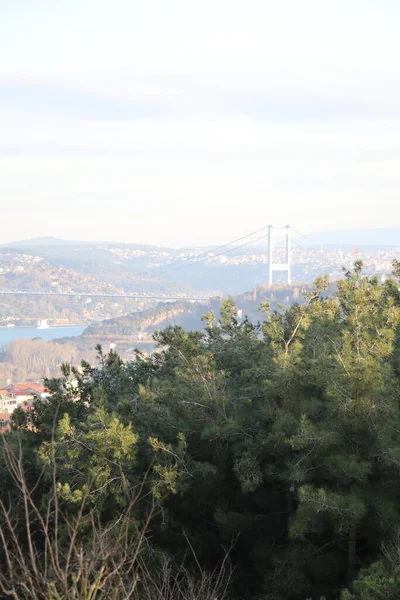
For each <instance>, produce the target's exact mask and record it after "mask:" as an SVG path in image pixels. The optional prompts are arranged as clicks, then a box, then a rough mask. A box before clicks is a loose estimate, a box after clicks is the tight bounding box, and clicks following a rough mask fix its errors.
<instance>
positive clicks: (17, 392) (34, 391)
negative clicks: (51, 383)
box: [5, 383, 50, 402]
mask: <svg viewBox="0 0 400 600" xmlns="http://www.w3.org/2000/svg"><path fill="white" fill-rule="evenodd" d="M5 389H6V390H7V392H8V394H9V395H10V396H11V397H12V398H18V399H19V401H20V402H24V401H28V400H35V399H37V398H48V397H49V396H50V392H49V390H48V389H47V388H45V387H44V386H42V385H39V384H38V383H11V384H10V385H8V386H7V387H6V388H5Z"/></svg>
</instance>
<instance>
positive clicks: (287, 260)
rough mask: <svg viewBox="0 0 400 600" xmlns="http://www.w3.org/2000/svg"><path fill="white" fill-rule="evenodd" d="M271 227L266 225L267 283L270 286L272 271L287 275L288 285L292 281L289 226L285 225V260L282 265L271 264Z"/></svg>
mask: <svg viewBox="0 0 400 600" xmlns="http://www.w3.org/2000/svg"><path fill="white" fill-rule="evenodd" d="M273 229H274V228H273V226H272V225H268V283H269V285H272V273H273V271H286V273H287V284H288V285H290V283H291V281H292V276H291V261H292V255H291V246H290V225H286V227H285V229H286V236H285V237H286V258H285V262H284V263H274V262H273V257H272V254H273Z"/></svg>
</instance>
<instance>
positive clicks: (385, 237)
mask: <svg viewBox="0 0 400 600" xmlns="http://www.w3.org/2000/svg"><path fill="white" fill-rule="evenodd" d="M307 237H308V238H309V239H310V240H312V241H313V242H314V244H327V245H338V246H391V247H393V246H399V247H400V227H390V228H386V229H339V230H337V231H325V232H320V233H311V234H310V235H308V236H307ZM302 243H304V245H305V244H306V242H305V241H304V242H302Z"/></svg>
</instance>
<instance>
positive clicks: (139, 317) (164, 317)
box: [80, 285, 312, 342]
mask: <svg viewBox="0 0 400 600" xmlns="http://www.w3.org/2000/svg"><path fill="white" fill-rule="evenodd" d="M311 287H312V286H311V285H308V286H302V287H299V286H296V285H293V286H287V285H286V286H279V285H276V286H272V287H269V286H263V287H258V288H255V289H254V290H252V291H251V292H247V293H245V294H241V295H238V296H233V301H234V303H235V306H236V307H237V308H238V309H239V310H241V311H242V313H243V315H247V316H248V317H249V318H250V320H251V321H252V322H254V323H255V322H257V321H258V320H260V319H261V313H260V312H259V306H260V303H261V302H263V301H267V302H270V303H271V306H272V307H275V306H277V304H278V303H280V304H284V305H290V304H293V302H300V303H301V302H302V301H303V294H302V291H303V290H304V288H305V289H310V288H311ZM220 305H221V298H220V297H217V298H213V299H211V300H210V301H209V303H208V304H199V303H193V302H187V301H186V302H185V301H177V302H164V303H159V304H158V305H157V306H154V307H152V308H149V309H145V310H142V311H137V312H134V313H130V314H127V315H123V316H121V317H116V318H113V319H107V320H105V321H103V322H101V323H94V324H92V325H90V326H89V327H87V328H86V329H85V331H84V332H83V333H82V335H81V336H80V337H81V338H82V340H85V339H87V338H91V340H93V339H97V340H98V341H99V342H101V340H105V339H107V340H108V339H111V338H112V337H114V338H115V339H116V340H117V339H118V338H119V337H121V336H123V337H127V336H132V337H136V338H137V336H138V334H141V336H143V337H142V339H144V340H145V341H149V339H150V338H151V335H152V333H154V331H156V330H161V329H164V328H165V327H167V326H169V325H179V326H181V327H183V328H184V329H191V330H195V329H202V328H203V323H202V317H203V315H204V314H205V313H206V312H208V311H209V310H212V311H213V312H214V313H215V314H216V315H218V314H219V311H220Z"/></svg>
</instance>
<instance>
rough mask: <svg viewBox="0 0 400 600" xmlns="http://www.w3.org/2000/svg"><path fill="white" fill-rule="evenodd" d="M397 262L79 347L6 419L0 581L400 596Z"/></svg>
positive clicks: (164, 593) (47, 595) (52, 589)
mask: <svg viewBox="0 0 400 600" xmlns="http://www.w3.org/2000/svg"><path fill="white" fill-rule="evenodd" d="M399 267H400V265H399V263H396V264H395V273H394V277H393V278H392V279H391V280H388V281H386V282H385V283H384V284H380V283H379V282H378V281H377V279H375V278H370V277H365V276H364V275H363V271H362V264H361V262H357V263H355V265H354V269H353V270H352V271H348V272H346V273H345V274H344V277H343V279H342V280H341V281H340V282H339V283H338V286H337V290H336V292H335V294H334V295H332V294H331V292H329V293H328V285H329V284H328V281H327V279H326V278H319V279H318V280H317V281H316V282H315V286H314V287H313V288H312V289H310V290H308V291H307V292H306V297H305V299H304V302H298V303H294V304H292V305H291V306H287V305H283V304H279V305H277V307H271V305H270V304H268V303H267V302H263V303H262V305H261V310H262V313H263V319H262V321H261V322H260V323H253V322H251V321H249V320H247V319H241V320H239V319H238V317H237V310H236V308H235V305H234V303H233V301H231V300H226V301H224V302H223V303H222V305H221V309H220V314H219V315H216V314H215V313H214V312H212V311H210V312H209V313H208V314H206V315H205V316H204V319H203V320H204V330H202V331H186V330H184V329H183V328H181V327H179V326H174V327H168V328H166V329H164V330H163V331H160V332H157V333H156V334H155V336H154V337H155V343H156V345H157V350H156V352H154V353H153V354H151V355H150V356H143V355H141V354H140V353H139V352H138V353H137V356H136V360H135V361H133V362H128V363H124V362H123V361H122V360H121V359H120V357H119V356H118V355H117V354H116V353H114V352H110V353H109V354H103V352H102V350H101V348H100V347H99V348H98V364H97V366H95V367H93V366H91V365H89V364H88V363H83V364H82V367H81V368H80V369H75V368H73V367H71V366H70V365H68V364H65V365H63V377H62V378H59V379H53V380H50V381H48V382H47V385H48V386H49V387H50V389H51V390H52V395H51V397H50V398H49V399H48V400H46V401H38V402H37V403H36V404H35V408H34V410H32V411H23V410H17V411H16V412H15V413H14V415H13V425H12V429H11V431H10V432H8V433H7V434H4V435H3V436H1V440H0V442H1V455H0V470H1V478H2V486H1V490H0V597H3V598H14V599H21V600H28V599H31V598H36V599H38V600H39V599H40V600H41V599H43V600H44V599H50V600H57V599H58V600H59V599H61V598H65V599H66V598H74V599H79V600H84V599H85V600H89V599H92V600H94V599H96V600H98V599H103V600H105V599H109V598H115V599H120V598H121V599H124V598H135V599H137V600H139V598H140V599H145V600H150V598H152V599H156V600H162V599H164V600H165V599H170V600H173V599H174V600H175V599H177V600H184V599H185V600H215V599H218V600H221V599H222V598H226V599H231V600H239V599H246V600H247V599H248V600H261V599H265V600H266V599H269V600H306V599H313V600H319V599H320V598H326V599H327V600H339V599H340V600H375V599H376V600H383V599H385V600H388V599H389V600H395V599H397V598H399V597H400V394H399V391H400V333H399V331H400V292H399V278H400V268H399Z"/></svg>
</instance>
